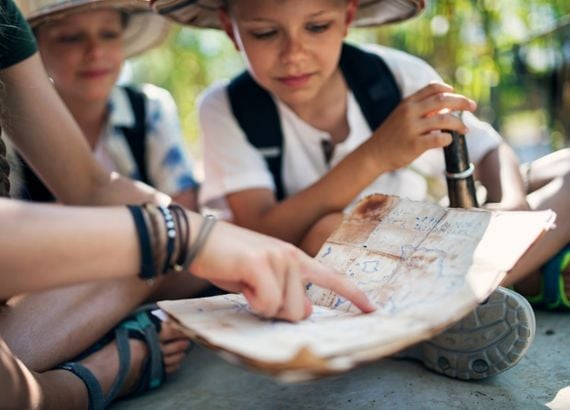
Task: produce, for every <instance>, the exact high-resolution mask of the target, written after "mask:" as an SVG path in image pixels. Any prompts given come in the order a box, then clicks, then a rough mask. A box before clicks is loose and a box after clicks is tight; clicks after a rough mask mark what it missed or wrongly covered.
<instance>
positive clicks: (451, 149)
mask: <svg viewBox="0 0 570 410" xmlns="http://www.w3.org/2000/svg"><path fill="white" fill-rule="evenodd" d="M457 115H458V116H459V117H461V115H462V113H461V112H458V113H457ZM448 132H449V133H450V134H451V136H452V138H453V141H452V142H451V144H449V145H448V146H447V147H445V148H444V149H443V152H444V155H445V171H446V172H445V176H446V178H447V192H448V195H449V206H450V207H451V208H477V207H478V206H479V205H478V203H477V197H476V195H475V182H474V180H473V171H474V170H475V166H474V165H473V164H472V163H471V162H469V153H468V152H467V144H466V143H465V135H463V134H459V133H457V132H455V131H448Z"/></svg>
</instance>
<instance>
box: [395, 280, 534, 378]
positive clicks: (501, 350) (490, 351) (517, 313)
mask: <svg viewBox="0 0 570 410" xmlns="http://www.w3.org/2000/svg"><path fill="white" fill-rule="evenodd" d="M535 332H536V322H535V317H534V312H533V310H532V307H531V306H530V304H529V303H528V301H527V300H526V299H525V298H524V297H523V296H522V295H519V294H518V293H516V292H514V291H512V290H510V289H506V288H502V287H499V288H497V290H496V291H495V292H493V294H491V296H490V297H489V299H488V300H487V301H486V302H484V303H482V304H480V305H479V306H477V308H475V310H473V311H472V312H471V313H469V314H468V315H467V316H466V317H464V318H463V319H462V320H460V321H459V322H458V323H456V324H454V325H453V326H452V327H450V328H448V329H447V330H445V331H444V332H443V333H441V334H439V335H437V336H436V337H434V338H432V339H430V340H428V341H425V342H422V343H420V344H418V345H416V346H414V347H412V348H411V349H409V350H406V351H404V352H402V353H400V354H398V355H397V356H396V358H407V359H414V360H419V361H420V362H422V363H423V364H424V366H426V367H427V368H428V369H431V370H433V371H435V372H437V373H441V374H443V375H445V376H448V377H451V378H456V379H461V380H479V379H485V378H487V377H490V376H494V375H497V374H499V373H502V372H504V371H506V370H508V369H510V368H512V367H513V366H514V365H516V364H517V363H518V362H519V361H520V360H521V359H522V357H523V356H524V354H525V353H526V351H527V350H528V348H529V347H530V345H531V344H532V340H533V339H534V334H535Z"/></svg>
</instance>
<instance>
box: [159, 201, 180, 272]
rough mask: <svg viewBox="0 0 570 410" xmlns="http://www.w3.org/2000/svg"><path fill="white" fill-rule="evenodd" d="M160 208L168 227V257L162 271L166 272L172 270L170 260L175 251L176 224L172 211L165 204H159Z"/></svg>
mask: <svg viewBox="0 0 570 410" xmlns="http://www.w3.org/2000/svg"><path fill="white" fill-rule="evenodd" d="M158 210H159V211H160V213H161V214H162V217H163V218H164V226H165V227H166V258H164V264H163V267H162V273H163V274H165V273H167V272H168V271H169V270H170V260H171V259H172V255H173V253H174V241H175V240H176V224H175V222H174V218H173V217H172V212H171V211H170V209H169V208H167V207H165V206H159V207H158Z"/></svg>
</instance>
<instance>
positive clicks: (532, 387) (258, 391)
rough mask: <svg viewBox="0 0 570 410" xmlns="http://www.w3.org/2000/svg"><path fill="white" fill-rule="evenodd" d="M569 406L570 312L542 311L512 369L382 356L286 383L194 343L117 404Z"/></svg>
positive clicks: (119, 408) (125, 409) (119, 409)
mask: <svg viewBox="0 0 570 410" xmlns="http://www.w3.org/2000/svg"><path fill="white" fill-rule="evenodd" d="M329 408H330V409H333V408H334V409H343V410H344V409H373V408H382V409H432V410H439V409H541V408H551V409H570V314H568V313H566V314H554V313H548V312H538V313H537V332H536V338H535V341H534V344H533V345H532V347H531V348H530V350H529V352H528V353H527V355H526V356H525V357H524V358H523V359H522V361H521V362H520V363H519V364H518V365H517V366H515V367H514V368H512V369H510V370H509V371H507V372H505V373H503V374H500V375H498V376H495V377H492V378H490V379H487V380H484V381H479V382H462V381H457V380H453V379H449V378H446V377H443V376H440V375H437V374H435V373H432V372H430V371H428V370H426V369H424V368H423V367H422V366H421V365H420V364H417V363H415V362H411V361H405V360H382V361H379V362H376V363H372V364H370V365H367V366H364V367H361V368H359V369H356V370H353V371H352V372H349V373H346V374H343V375H341V376H335V377H331V378H327V379H322V380H317V381H313V382H308V383H302V384H293V385H287V384H281V383H278V382H275V381H274V380H273V379H270V378H268V377H266V376H263V375H260V374H257V373H253V372H251V371H249V370H246V369H244V368H241V367H236V366H234V365H231V364H229V363H227V362H225V361H224V360H223V359H221V358H219V357H218V356H216V354H214V353H212V352H210V351H208V350H205V349H203V348H200V347H197V348H195V349H194V350H193V351H192V352H191V353H190V355H189V357H188V359H187V360H186V362H185V364H184V366H183V368H182V369H181V370H180V371H179V372H178V373H177V374H176V375H175V376H173V377H172V378H171V379H169V380H168V381H167V383H166V384H165V385H164V386H163V387H161V388H160V389H158V390H157V391H155V392H152V393H147V394H145V395H144V396H140V397H138V398H135V399H131V400H126V401H121V402H118V403H117V404H115V405H114V406H112V409H113V410H130V409H137V410H145V409H153V410H154V409H173V410H181V409H232V410H238V409H256V410H257V409H329Z"/></svg>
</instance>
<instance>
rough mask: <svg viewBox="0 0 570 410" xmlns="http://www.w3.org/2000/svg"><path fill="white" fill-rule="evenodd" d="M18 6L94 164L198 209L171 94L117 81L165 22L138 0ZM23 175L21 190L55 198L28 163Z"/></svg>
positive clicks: (36, 0) (158, 37)
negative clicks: (126, 61)
mask: <svg viewBox="0 0 570 410" xmlns="http://www.w3.org/2000/svg"><path fill="white" fill-rule="evenodd" d="M17 4H18V5H20V7H21V8H22V10H23V12H24V16H25V17H26V18H27V20H28V22H29V24H30V25H31V27H32V28H33V30H34V34H35V36H36V39H37V43H38V48H39V51H40V55H41V57H42V60H43V62H44V65H45V67H46V70H47V72H48V74H49V76H50V77H51V79H52V81H53V84H54V86H55V88H56V90H57V91H58V93H59V95H60V96H61V98H62V99H63V100H64V102H65V103H66V105H67V106H68V108H69V110H70V111H71V113H72V115H73V116H74V118H75V120H76V121H77V123H78V124H79V126H80V127H81V130H82V131H83V134H84V135H85V137H86V138H87V141H88V142H89V145H90V146H91V148H92V150H93V153H94V155H95V156H96V158H97V159H98V160H99V162H100V163H101V164H102V165H103V166H104V167H105V168H107V169H108V170H110V171H117V172H119V173H120V174H123V175H126V176H128V177H130V178H133V179H137V180H140V181H143V182H145V183H147V184H149V185H151V186H154V187H155V188H157V189H159V190H160V191H162V192H165V193H167V194H169V195H171V196H172V197H173V199H174V200H175V201H176V202H178V203H180V204H182V205H183V206H185V207H187V208H189V209H194V210H195V209H197V204H196V199H197V187H198V184H197V182H196V181H195V179H194V176H193V170H192V166H193V165H192V161H191V159H190V157H189V155H188V153H187V150H186V149H185V146H184V142H183V138H182V130H181V128H180V124H179V120H178V113H177V108H176V105H175V103H174V101H173V99H172V97H171V95H170V94H169V93H168V91H166V90H164V89H161V88H158V87H156V86H153V85H151V84H144V85H142V86H133V85H117V84H116V83H117V79H118V77H119V74H120V72H121V68H122V66H123V63H124V61H125V59H126V58H129V57H132V56H135V55H138V54H141V53H143V52H144V51H146V50H148V49H150V48H152V47H154V46H157V45H159V44H160V43H161V42H162V41H163V40H164V39H165V38H166V35H167V34H168V28H169V23H168V21H167V20H166V19H164V18H162V17H160V16H158V15H156V13H152V11H151V10H150V9H149V8H148V4H147V3H145V2H141V1H137V0H88V1H86V0H74V1H61V0H18V2H17ZM23 176H24V186H23V187H22V189H20V195H21V196H23V197H24V198H28V199H32V200H38V201H47V200H51V199H53V197H52V195H51V194H50V192H49V190H48V189H47V188H46V187H45V186H44V185H43V184H42V183H41V182H40V180H39V179H38V178H37V177H36V175H35V174H34V172H33V171H32V170H31V169H30V168H29V167H27V166H25V167H24V170H23Z"/></svg>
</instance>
